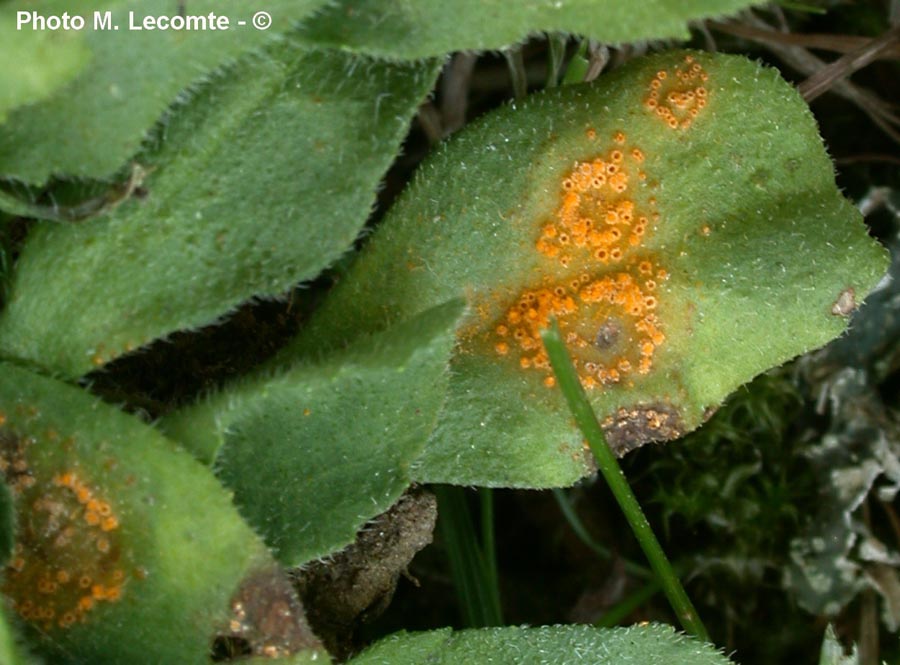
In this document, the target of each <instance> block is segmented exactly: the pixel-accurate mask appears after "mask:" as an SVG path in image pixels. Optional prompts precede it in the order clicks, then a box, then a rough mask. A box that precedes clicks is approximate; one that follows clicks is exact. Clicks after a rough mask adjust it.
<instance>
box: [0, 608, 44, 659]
mask: <svg viewBox="0 0 900 665" xmlns="http://www.w3.org/2000/svg"><path fill="white" fill-rule="evenodd" d="M37 662H38V661H37V660H35V659H34V658H33V657H32V656H31V655H30V654H29V653H27V652H26V650H25V649H24V647H23V646H22V645H21V644H20V643H19V640H18V635H17V632H16V630H15V627H14V626H13V625H12V622H11V621H10V620H9V617H8V613H7V612H6V611H5V609H4V610H0V663H3V665H36V664H37Z"/></svg>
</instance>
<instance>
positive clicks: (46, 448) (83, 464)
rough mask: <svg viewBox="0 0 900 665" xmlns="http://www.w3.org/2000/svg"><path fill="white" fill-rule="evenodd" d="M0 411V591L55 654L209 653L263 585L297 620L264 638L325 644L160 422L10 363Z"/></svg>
mask: <svg viewBox="0 0 900 665" xmlns="http://www.w3.org/2000/svg"><path fill="white" fill-rule="evenodd" d="M0 424H2V425H0V458H2V468H3V469H4V470H5V472H4V473H5V476H6V481H7V482H8V483H9V485H10V487H11V490H12V494H13V498H14V502H15V505H16V507H17V511H18V519H17V524H18V527H17V533H16V545H15V548H14V551H13V557H12V560H11V561H10V563H9V566H8V567H7V570H6V575H5V579H4V581H3V585H2V586H3V591H4V593H5V594H6V595H7V596H9V597H10V598H11V600H12V606H13V608H14V609H15V610H16V611H17V612H18V614H19V615H20V616H21V618H22V619H23V620H25V621H27V622H28V624H29V627H30V629H31V630H30V631H29V632H30V634H31V637H32V638H33V639H34V641H35V642H38V643H40V646H41V649H42V650H43V651H46V652H49V653H53V654H55V658H56V659H54V660H53V662H54V663H64V662H65V663H70V662H71V663H87V662H89V663H98V664H99V663H125V662H127V663H186V664H187V663H205V662H207V658H208V657H207V654H208V651H209V648H210V644H211V643H212V639H213V637H214V636H215V635H216V633H217V631H225V630H229V631H232V632H233V631H235V630H236V628H237V629H243V628H244V626H245V624H251V623H253V622H254V621H257V620H258V619H259V615H260V614H262V615H265V614H266V611H267V610H265V609H264V608H262V607H261V606H259V605H258V604H256V603H254V605H253V608H252V609H251V606H250V604H249V603H247V602H244V599H245V598H247V597H248V596H250V597H256V596H259V595H260V594H261V593H263V592H265V593H266V594H268V595H267V596H265V597H266V598H269V597H277V600H278V601H279V602H281V603H282V605H284V606H287V607H289V608H290V609H291V610H292V616H295V617H296V618H297V624H296V625H293V624H292V623H291V622H288V623H287V624H283V625H282V627H285V626H288V625H289V626H290V627H291V628H292V629H296V630H295V633H296V634H299V635H302V637H303V639H302V640H301V639H299V638H297V639H294V640H293V641H290V642H288V644H284V640H283V639H282V638H284V635H266V638H267V639H271V640H273V641H275V640H281V641H275V642H274V644H276V645H278V646H285V647H287V646H291V647H292V648H293V649H294V650H297V651H300V650H303V649H307V650H309V649H313V650H315V649H317V648H318V647H319V645H318V642H317V640H316V639H315V638H314V637H313V636H312V634H311V633H309V630H308V628H306V626H305V623H303V612H302V607H301V606H300V605H299V601H297V600H296V598H294V599H293V603H294V604H295V607H290V605H289V604H287V605H285V604H286V603H289V599H290V598H292V596H291V594H292V592H291V591H290V587H289V585H288V583H287V581H286V578H285V577H284V574H283V573H281V572H280V571H279V570H278V569H277V568H276V567H275V564H274V562H273V561H272V559H271V557H270V555H269V553H268V551H267V550H266V548H265V546H264V545H263V544H262V542H261V541H260V540H259V539H258V538H257V537H256V536H255V535H254V533H253V531H252V530H251V529H250V528H249V527H248V526H247V525H246V523H245V522H244V521H243V520H241V519H240V517H239V516H238V514H237V511H236V510H235V508H234V506H233V505H232V504H231V501H230V499H229V496H228V494H227V493H226V492H225V490H224V489H223V488H222V487H221V486H220V485H219V483H218V482H217V481H216V479H215V477H214V476H213V475H212V473H211V472H210V471H209V470H208V469H207V468H205V467H203V466H202V465H201V464H199V463H197V461H196V460H195V459H193V458H192V457H191V456H190V455H189V454H187V453H186V452H184V451H183V450H181V449H179V448H177V447H176V446H175V445H174V444H173V443H172V442H171V441H168V440H166V439H164V438H163V437H162V436H160V435H159V434H158V433H157V432H156V431H155V430H154V429H152V428H150V427H148V426H146V425H144V424H142V423H141V422H139V421H138V420H136V419H135V418H133V417H131V416H128V415H126V414H123V413H121V412H119V411H117V410H116V409H114V408H112V407H109V406H106V405H104V404H101V403H100V402H98V401H97V400H96V398H93V397H92V396H90V395H88V394H87V393H85V392H84V391H82V390H80V389H78V388H74V387H71V386H68V385H65V384H62V383H59V382H57V381H54V380H51V379H46V378H42V377H39V376H37V375H35V374H32V373H30V372H28V371H25V370H23V369H19V368H17V367H15V366H12V365H8V364H3V365H0ZM279 576H280V577H279ZM279 580H280V584H281V587H279V586H278V585H279ZM278 591H280V592H281V593H280V596H279V594H278V593H277V592H278ZM237 603H243V605H242V608H243V609H241V607H239V606H238V605H237ZM232 604H235V606H234V607H232ZM235 607H237V609H235ZM282 609H283V608H282ZM259 610H263V611H259ZM233 612H238V614H240V612H243V615H241V616H234V614H233ZM235 624H237V626H235ZM253 627H254V628H257V629H258V628H260V626H258V625H254V626H253ZM304 630H305V633H304V632H303V631H304ZM285 634H294V633H290V631H285ZM295 637H296V635H295ZM323 655H324V654H323Z"/></svg>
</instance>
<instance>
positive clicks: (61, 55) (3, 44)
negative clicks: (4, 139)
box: [0, 5, 90, 125]
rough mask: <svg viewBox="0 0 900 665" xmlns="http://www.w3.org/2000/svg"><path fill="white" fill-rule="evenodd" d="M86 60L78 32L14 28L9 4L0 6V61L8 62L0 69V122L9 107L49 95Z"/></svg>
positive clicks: (83, 45) (84, 47)
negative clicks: (13, 64) (12, 64)
mask: <svg viewBox="0 0 900 665" xmlns="http://www.w3.org/2000/svg"><path fill="white" fill-rule="evenodd" d="M89 60H90V51H89V50H88V49H87V47H86V46H85V44H84V40H83V38H82V34H81V33H79V32H75V31H61V32H49V31H47V32H31V31H28V30H17V29H16V15H15V12H14V10H13V9H12V7H11V6H9V5H4V6H3V7H0V62H3V63H9V64H7V65H6V66H4V67H3V68H2V70H0V125H2V123H3V122H4V121H5V120H6V117H7V113H9V111H10V110H12V109H14V108H16V107H17V106H23V105H25V104H32V103H34V102H37V101H40V100H41V99H44V98H45V97H47V96H49V95H50V94H51V93H53V92H54V91H56V90H57V89H58V88H59V87H61V86H62V85H64V84H65V83H67V82H69V81H70V80H71V79H72V78H73V77H74V76H75V75H76V74H78V72H79V71H81V69H82V68H83V67H84V66H85V65H86V64H87V62H88V61H89ZM13 62H14V63H16V64H15V66H11V63H13Z"/></svg>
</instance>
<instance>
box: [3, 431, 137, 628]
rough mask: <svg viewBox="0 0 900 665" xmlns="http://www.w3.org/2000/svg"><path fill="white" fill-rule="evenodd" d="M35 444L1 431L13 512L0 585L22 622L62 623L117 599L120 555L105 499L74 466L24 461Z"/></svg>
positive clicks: (122, 553)
mask: <svg viewBox="0 0 900 665" xmlns="http://www.w3.org/2000/svg"><path fill="white" fill-rule="evenodd" d="M37 445H40V443H38V441H37V440H36V439H34V438H31V437H20V436H16V435H15V434H14V433H12V432H10V431H7V430H3V429H0V470H2V471H3V473H4V475H5V476H6V479H7V482H8V483H9V485H10V488H11V490H12V494H13V498H14V502H15V505H16V507H17V511H18V516H17V528H16V543H15V545H14V548H13V554H12V557H11V560H10V562H9V564H8V565H7V569H6V573H5V579H4V581H3V586H2V588H3V592H4V593H6V594H7V595H8V596H9V597H10V598H11V599H12V601H13V608H14V609H15V610H16V611H17V612H18V613H19V615H20V616H21V617H22V618H23V619H25V620H26V621H29V622H32V623H34V624H36V625H38V626H40V627H41V628H42V629H44V630H50V629H52V628H68V627H69V626H71V625H73V624H75V623H78V622H83V621H86V620H87V618H88V614H89V613H90V612H91V611H92V610H93V609H95V608H96V607H97V606H98V605H100V604H101V603H111V602H116V601H118V600H119V599H120V598H121V597H122V593H123V590H124V586H125V578H126V576H125V572H124V571H125V570H126V568H127V566H128V563H127V561H126V559H127V556H126V551H125V549H124V548H123V547H122V544H121V540H120V537H119V533H118V531H119V518H118V516H117V515H116V512H115V510H114V509H113V507H112V505H111V504H110V503H109V501H107V500H106V499H105V498H104V497H103V496H102V494H101V493H100V492H99V491H98V490H97V489H96V488H95V487H93V486H91V485H90V484H89V483H87V482H85V481H84V480H83V478H82V477H81V474H80V472H79V471H78V470H76V469H67V470H62V471H60V472H59V473H57V474H55V475H53V476H52V477H50V478H45V477H42V476H41V474H40V473H39V472H37V471H36V470H34V469H33V468H32V466H31V464H30V463H29V453H30V451H31V449H32V448H33V447H34V446H37Z"/></svg>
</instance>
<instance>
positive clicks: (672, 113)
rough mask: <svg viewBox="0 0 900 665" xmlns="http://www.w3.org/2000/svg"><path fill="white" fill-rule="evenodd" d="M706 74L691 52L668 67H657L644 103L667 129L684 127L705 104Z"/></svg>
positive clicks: (689, 123) (689, 124) (688, 124)
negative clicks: (680, 62) (690, 54)
mask: <svg viewBox="0 0 900 665" xmlns="http://www.w3.org/2000/svg"><path fill="white" fill-rule="evenodd" d="M708 79H709V75H708V74H707V73H706V72H705V71H704V70H703V67H701V66H700V63H698V62H696V61H695V60H694V58H693V57H692V56H689V55H687V56H685V57H684V62H683V63H682V64H680V65H676V66H675V67H674V68H672V69H668V70H667V69H661V70H659V71H658V72H656V75H655V76H654V77H653V78H652V79H651V81H650V85H649V86H648V91H647V97H646V98H645V99H644V107H645V108H646V109H647V110H649V111H651V112H653V114H654V115H656V117H657V118H659V119H660V120H661V121H662V122H663V123H665V124H666V126H668V127H669V128H671V129H687V128H688V127H690V126H691V123H693V121H694V119H695V118H696V117H697V116H698V115H699V114H700V112H701V111H702V110H703V109H704V108H705V107H706V103H707V101H708V97H709V92H708V90H707V89H706V86H705V85H704V84H705V83H706V81H707V80H708Z"/></svg>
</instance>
